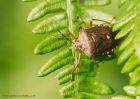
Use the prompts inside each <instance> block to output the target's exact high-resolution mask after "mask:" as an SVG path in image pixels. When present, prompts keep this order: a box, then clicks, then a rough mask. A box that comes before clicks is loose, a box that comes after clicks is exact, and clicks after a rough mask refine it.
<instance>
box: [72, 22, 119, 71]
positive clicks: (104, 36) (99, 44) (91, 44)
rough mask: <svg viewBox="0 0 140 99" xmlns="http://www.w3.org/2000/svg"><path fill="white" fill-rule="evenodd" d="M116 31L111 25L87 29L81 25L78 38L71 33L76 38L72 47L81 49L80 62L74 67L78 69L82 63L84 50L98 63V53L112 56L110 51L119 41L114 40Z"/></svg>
mask: <svg viewBox="0 0 140 99" xmlns="http://www.w3.org/2000/svg"><path fill="white" fill-rule="evenodd" d="M115 35H116V33H115V32H112V28H111V27H109V26H103V25H101V26H94V27H92V24H91V27H90V28H87V29H84V28H82V27H80V29H79V38H76V37H75V36H74V35H73V34H72V33H70V36H71V38H72V39H73V40H74V43H73V45H72V47H73V48H74V49H78V50H79V51H80V54H79V58H78V64H77V66H75V68H74V69H73V72H74V71H75V70H76V68H77V67H78V65H79V64H80V57H81V52H84V53H85V54H86V55H87V56H88V57H89V58H90V59H92V61H93V63H96V60H95V59H94V56H95V55H96V54H102V55H107V56H109V57H111V55H110V51H112V49H113V48H115V47H116V45H117V43H118V41H116V40H114V37H115Z"/></svg>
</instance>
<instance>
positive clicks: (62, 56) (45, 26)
mask: <svg viewBox="0 0 140 99" xmlns="http://www.w3.org/2000/svg"><path fill="white" fill-rule="evenodd" d="M26 1H27V0H26ZM28 1H29V0H28ZM110 3H111V0H84V1H81V0H43V1H42V2H41V3H40V4H39V5H37V6H36V7H35V8H33V10H32V11H31V12H30V14H29V15H28V18H27V20H28V21H29V22H33V21H37V20H39V19H41V18H43V17H44V19H43V20H42V21H41V22H40V23H38V24H37V25H36V26H35V28H34V29H33V30H32V32H33V33H35V34H47V35H46V36H47V37H46V38H45V39H44V40H42V41H41V42H40V43H39V44H38V45H37V46H36V48H35V51H34V53H35V54H39V55H42V54H46V53H50V52H53V51H56V50H57V49H59V48H61V49H62V50H61V52H59V53H57V54H56V55H54V56H52V57H51V58H50V59H49V60H48V61H47V62H46V64H45V65H44V66H43V67H42V68H41V69H40V71H39V73H38V76H39V77H44V76H47V75H49V74H50V73H53V72H55V71H57V70H60V71H59V72H58V73H57V75H56V77H55V78H58V80H59V84H60V85H62V89H61V90H60V92H61V94H62V95H63V97H64V98H69V97H71V98H75V99H97V98H96V96H95V95H109V94H112V93H113V92H114V91H113V89H112V88H111V87H110V86H109V85H108V84H106V83H103V82H102V81H99V80H97V79H96V78H95V77H96V72H97V70H98V67H99V66H98V64H93V62H92V61H91V60H90V59H89V58H88V57H87V56H85V54H83V55H82V59H81V63H80V65H79V68H78V69H77V70H76V73H75V80H74V81H72V74H71V71H72V69H73V67H74V66H75V60H74V56H73V52H72V50H71V48H70V46H71V44H72V41H70V39H69V35H68V32H72V33H73V34H74V35H76V36H77V37H78V32H79V30H78V29H79V26H80V22H79V20H78V19H77V17H79V16H80V17H81V18H82V19H83V21H84V23H85V24H84V27H85V28H87V27H89V22H90V21H91V20H92V19H93V18H97V19H102V20H105V21H109V22H111V21H112V19H113V16H112V15H109V14H106V13H103V12H101V11H97V10H95V9H93V7H92V6H105V5H108V4H110ZM89 6H90V7H89ZM95 22H96V21H95ZM112 22H114V21H112ZM98 23H99V22H98V21H97V24H98ZM60 32H61V33H60ZM63 36H65V37H63ZM96 58H97V59H98V58H99V60H101V61H103V60H108V59H106V58H105V57H103V56H100V55H99V56H98V55H97V56H96ZM85 66H86V68H85Z"/></svg>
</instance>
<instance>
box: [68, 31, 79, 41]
mask: <svg viewBox="0 0 140 99" xmlns="http://www.w3.org/2000/svg"><path fill="white" fill-rule="evenodd" d="M69 34H70V37H71V39H72V40H74V41H77V38H76V37H75V36H74V34H73V33H71V32H69Z"/></svg>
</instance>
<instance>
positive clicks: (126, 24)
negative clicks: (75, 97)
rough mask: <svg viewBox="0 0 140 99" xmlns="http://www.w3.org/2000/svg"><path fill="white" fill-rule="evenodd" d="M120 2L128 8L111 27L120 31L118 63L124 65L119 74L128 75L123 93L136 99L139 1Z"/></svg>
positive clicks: (139, 24) (139, 39)
mask: <svg viewBox="0 0 140 99" xmlns="http://www.w3.org/2000/svg"><path fill="white" fill-rule="evenodd" d="M120 2H128V7H127V9H126V12H125V13H124V14H123V15H122V16H121V17H120V18H118V19H117V22H116V23H115V25H114V27H113V30H114V31H116V30H120V32H119V33H118V34H117V36H116V39H122V42H121V44H120V45H119V52H120V55H119V59H118V63H119V64H122V63H124V67H123V68H122V71H121V72H122V73H129V75H130V82H129V84H130V85H128V86H125V87H124V91H125V92H126V94H128V95H129V96H131V97H135V99H137V98H138V96H139V94H137V92H138V91H137V89H138V85H139V83H140V77H139V75H140V72H139V70H140V69H139V66H140V51H139V48H140V28H139V27H140V21H139V19H140V2H139V0H130V1H129V0H123V1H120ZM129 98H130V97H128V96H126V98H122V99H129ZM112 99H117V98H112ZM118 99H121V98H118ZM130 99H131V98H130ZM132 99H133V98H132Z"/></svg>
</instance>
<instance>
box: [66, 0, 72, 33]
mask: <svg viewBox="0 0 140 99" xmlns="http://www.w3.org/2000/svg"><path fill="white" fill-rule="evenodd" d="M67 14H68V19H69V32H71V33H73V15H72V4H71V0H67Z"/></svg>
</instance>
